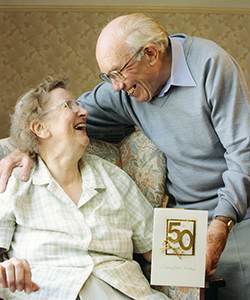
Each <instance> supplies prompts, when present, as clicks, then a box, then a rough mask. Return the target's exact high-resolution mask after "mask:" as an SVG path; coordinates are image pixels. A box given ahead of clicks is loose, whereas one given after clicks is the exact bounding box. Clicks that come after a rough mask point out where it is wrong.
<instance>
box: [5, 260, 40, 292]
mask: <svg viewBox="0 0 250 300" xmlns="http://www.w3.org/2000/svg"><path fill="white" fill-rule="evenodd" d="M0 287H2V288H6V287H8V288H9V290H10V291H11V292H13V293H14V292H15V291H16V290H18V291H20V292H21V291H23V290H24V291H25V292H26V293H27V294H30V293H31V292H32V291H33V292H34V291H37V290H39V286H38V285H37V284H35V283H33V282H32V281H31V270H30V266H29V264H28V262H27V261H26V260H25V259H17V258H11V259H9V260H8V261H5V262H3V263H1V264H0Z"/></svg>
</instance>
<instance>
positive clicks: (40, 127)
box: [30, 120, 51, 139]
mask: <svg viewBox="0 0 250 300" xmlns="http://www.w3.org/2000/svg"><path fill="white" fill-rule="evenodd" d="M30 130H31V131H33V132H34V133H35V135H37V136H38V137H39V138H42V139H47V138H49V137H50V136H51V134H50V132H49V130H48V128H47V127H46V126H45V124H44V123H42V122H41V121H39V120H36V121H33V122H31V124H30Z"/></svg>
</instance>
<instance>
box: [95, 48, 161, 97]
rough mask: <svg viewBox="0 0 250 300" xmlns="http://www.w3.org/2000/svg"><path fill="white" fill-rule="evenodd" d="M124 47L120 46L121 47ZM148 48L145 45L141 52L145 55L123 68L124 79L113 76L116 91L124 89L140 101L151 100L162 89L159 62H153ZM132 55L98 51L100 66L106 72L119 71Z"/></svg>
mask: <svg viewBox="0 0 250 300" xmlns="http://www.w3.org/2000/svg"><path fill="white" fill-rule="evenodd" d="M124 48H125V47H119V49H124ZM146 48H147V47H144V48H143V50H142V52H141V53H142V54H143V55H142V58H141V60H140V61H137V60H136V58H135V59H134V60H132V61H131V62H130V63H129V64H128V65H127V66H126V67H125V68H124V69H123V71H122V75H123V77H124V78H125V80H124V81H121V80H117V79H113V78H111V81H112V85H113V88H114V90H115V91H116V92H119V91H120V90H124V91H126V92H127V93H128V94H129V95H130V96H131V97H134V98H136V100H137V101H139V102H148V101H150V100H151V99H152V97H153V96H155V95H157V94H158V93H159V92H160V90H161V78H159V65H158V64H157V63H154V64H152V60H151V59H150V57H149V56H148V55H147V54H145V49H146ZM125 49H126V48H125ZM116 52H117V51H116ZM108 53H112V51H108ZM131 57H132V55H131V54H130V55H129V54H125V55H123V54H121V55H119V53H118V52H117V54H114V52H113V55H112V54H108V55H107V56H106V57H105V56H104V55H101V54H99V55H98V53H97V61H98V64H99V67H100V69H101V71H102V72H103V73H106V74H108V73H109V72H110V71H113V70H116V71H118V70H119V69H120V68H122V66H123V65H124V64H126V63H127V62H128V61H129V60H130V59H131Z"/></svg>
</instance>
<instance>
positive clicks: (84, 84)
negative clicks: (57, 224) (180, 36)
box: [0, 0, 250, 138]
mask: <svg viewBox="0 0 250 300" xmlns="http://www.w3.org/2000/svg"><path fill="white" fill-rule="evenodd" d="M12 1H13V0H12ZM33 1H34V0H33ZM65 1H66V0H65ZM2 2H3V0H0V4H2ZM8 2H10V0H8ZM22 2H24V1H22ZM43 2H44V1H43ZM204 2H206V1H204ZM219 2H220V1H219ZM228 2H229V3H230V1H228ZM53 3H55V2H53ZM105 3H106V2H105ZM237 3H238V2H237ZM135 11H142V12H146V13H148V14H150V15H151V16H153V17H155V18H156V19H157V20H159V21H160V23H161V24H163V25H164V26H165V27H166V28H167V30H168V31H169V34H173V33H177V32H184V33H187V34H189V35H196V36H200V37H204V38H208V39H211V40H213V41H215V42H217V43H218V44H219V45H220V46H222V47H223V48H224V49H226V50H227V51H228V52H229V53H230V54H231V55H232V56H233V57H234V58H236V60H237V61H238V62H239V64H240V66H241V67H242V68H243V71H244V73H245V76H246V79H247V82H248V85H249V86H250V51H249V50H250V39H249V32H250V9H239V8H238V9H230V8H223V9H222V8H218V7H217V8H210V7H206V8H204V7H203V8H198V7H193V8H187V7H179V8H178V7H165V8H163V7H145V6H144V7H121V6H116V7H114V6H112V7H104V6H67V7H66V6H29V7H24V6H0V138H3V137H6V136H8V134H9V132H8V129H9V113H10V111H11V109H12V107H13V105H14V103H15V102H16V100H17V98H18V97H19V96H20V95H21V94H23V93H24V92H25V91H27V90H28V89H29V88H31V87H32V86H33V85H35V84H36V83H37V82H38V81H39V80H40V79H41V78H42V77H44V76H46V75H48V74H51V75H53V74H67V75H68V76H70V78H71V82H72V83H71V90H72V91H73V92H74V94H75V97H78V96H79V95H80V94H81V93H83V92H85V91H88V90H90V89H92V88H93V87H94V86H95V85H96V84H97V83H98V82H99V79H98V73H99V70H98V66H97V64H96V61H95V57H94V52H95V43H96V39H97V36H98V34H99V32H100V30H101V28H102V27H103V26H104V25H105V24H106V23H107V22H108V21H109V20H110V19H112V18H114V17H116V16H118V15H121V14H123V13H128V12H129V13H130V12H135Z"/></svg>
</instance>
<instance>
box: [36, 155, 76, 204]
mask: <svg viewBox="0 0 250 300" xmlns="http://www.w3.org/2000/svg"><path fill="white" fill-rule="evenodd" d="M65 152H67V151H65ZM40 156H41V158H42V160H43V161H44V163H45V164H46V166H47V168H48V169H49V171H50V173H51V175H52V176H53V178H54V179H55V180H56V181H57V183H58V184H59V185H60V186H61V188H62V189H63V190H64V191H65V193H66V194H67V195H68V196H69V197H70V199H71V200H72V201H73V202H74V203H75V204H76V205H77V204H78V201H79V199H80V197H81V194H82V176H81V173H80V170H79V167H78V162H79V160H78V157H77V155H76V156H74V155H72V154H69V155H66V154H64V155H58V154H53V153H50V154H49V155H45V154H42V155H40Z"/></svg>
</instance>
